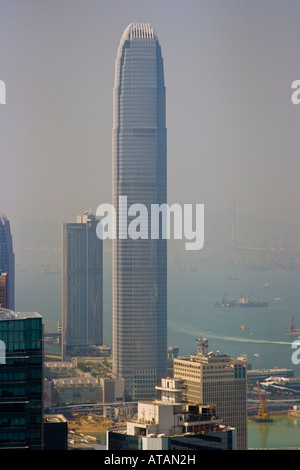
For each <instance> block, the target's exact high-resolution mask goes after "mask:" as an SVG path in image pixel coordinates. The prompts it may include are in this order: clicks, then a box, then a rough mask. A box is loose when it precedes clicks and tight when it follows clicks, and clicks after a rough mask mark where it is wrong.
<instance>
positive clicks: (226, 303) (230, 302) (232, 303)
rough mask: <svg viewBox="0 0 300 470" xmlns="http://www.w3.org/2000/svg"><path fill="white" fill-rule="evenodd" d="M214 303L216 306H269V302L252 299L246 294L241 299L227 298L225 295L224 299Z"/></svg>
mask: <svg viewBox="0 0 300 470" xmlns="http://www.w3.org/2000/svg"><path fill="white" fill-rule="evenodd" d="M214 305H215V306H216V307H233V308H236V307H267V306H268V302H262V301H260V300H257V299H256V298H254V299H252V300H251V298H250V297H245V296H244V295H242V296H241V298H240V299H239V300H235V299H232V300H227V299H226V297H225V296H224V297H223V299H222V301H221V302H219V301H218V300H216V301H215V303H214Z"/></svg>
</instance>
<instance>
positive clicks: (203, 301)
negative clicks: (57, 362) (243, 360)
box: [16, 254, 300, 448]
mask: <svg viewBox="0 0 300 470" xmlns="http://www.w3.org/2000/svg"><path fill="white" fill-rule="evenodd" d="M31 255H32V254H31ZM39 256H41V254H40V255H39V254H37V256H36V258H35V261H32V260H33V257H32V256H31V257H30V262H29V259H28V260H26V258H25V257H23V258H21V257H19V262H18V264H17V274H16V310H19V311H37V312H39V313H40V314H41V315H42V316H43V319H44V325H45V331H56V330H57V322H58V321H59V320H61V275H60V266H59V262H60V261H59V259H57V260H55V258H54V257H53V256H52V257H51V260H49V262H46V263H45V258H40V259H39V258H38V257H39ZM192 259H193V264H192V265H189V264H188V265H187V264H183V263H182V262H179V261H176V260H175V261H172V259H171V260H170V261H169V266H168V345H169V346H178V347H179V354H180V355H189V354H191V353H195V352H196V351H197V338H198V337H206V338H207V339H208V342H209V350H212V351H217V350H218V351H220V352H221V353H223V354H224V353H225V354H228V355H230V356H232V357H239V356H246V357H247V361H248V364H249V367H251V368H252V369H259V368H276V367H277V368H287V369H293V370H294V375H295V376H300V365H298V364H294V363H293V361H292V354H293V352H294V349H292V342H293V341H295V340H296V339H297V336H289V335H287V334H286V332H287V330H288V328H289V321H290V317H291V316H293V317H294V320H295V325H296V328H300V302H299V286H300V272H299V271H296V270H283V269H277V270H264V271H263V270H257V271H254V270H250V269H245V268H243V267H239V266H233V265H229V266H228V265H222V264H214V263H210V262H208V261H203V260H202V259H201V257H198V258H197V257H193V258H192ZM41 261H42V262H41ZM104 269H105V275H104V293H105V294H104V342H105V344H107V345H109V346H111V329H112V325H111V322H112V318H111V268H110V264H109V261H105V263H104ZM224 294H226V297H227V298H228V299H229V300H230V299H231V298H235V299H238V298H239V296H241V295H242V294H245V295H246V296H249V297H251V298H256V299H258V300H261V301H265V302H267V303H268V306H267V307H260V308H226V307H216V306H215V305H214V302H215V301H216V300H218V301H220V300H222V298H223V296H224ZM248 428H249V432H248V437H249V448H282V447H285V448H286V447H298V446H299V447H300V422H299V421H298V420H297V419H295V418H290V417H287V416H281V415H280V416H278V417H276V419H275V420H274V422H273V423H268V424H263V425H261V424H258V423H254V422H253V421H251V422H249V427H248Z"/></svg>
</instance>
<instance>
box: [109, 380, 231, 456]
mask: <svg viewBox="0 0 300 470" xmlns="http://www.w3.org/2000/svg"><path fill="white" fill-rule="evenodd" d="M156 389H157V391H158V395H159V396H158V399H157V400H155V401H153V402H139V403H138V414H137V418H136V419H135V420H129V421H128V422H127V428H126V429H117V430H111V431H108V432H107V443H108V449H109V450H154V449H156V450H236V433H235V429H234V428H232V427H229V426H226V425H225V424H223V422H222V420H221V419H219V418H218V417H217V416H216V407H215V405H213V404H208V405H203V404H199V403H194V404H188V403H183V401H182V394H183V392H184V391H185V388H184V387H183V382H182V381H181V380H178V379H177V380H176V379H170V378H164V379H162V380H161V384H160V386H157V387H156Z"/></svg>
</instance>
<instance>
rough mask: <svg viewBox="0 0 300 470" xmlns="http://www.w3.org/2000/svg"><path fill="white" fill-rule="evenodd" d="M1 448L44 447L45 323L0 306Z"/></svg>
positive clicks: (40, 318)
mask: <svg viewBox="0 0 300 470" xmlns="http://www.w3.org/2000/svg"><path fill="white" fill-rule="evenodd" d="M0 343H1V345H2V346H3V348H2V349H4V351H3V350H2V360H1V361H0V450H1V449H31V450H41V449H42V448H43V411H44V410H43V382H44V378H43V324H42V317H41V315H39V314H38V313H35V312H28V313H19V312H18V313H15V312H13V311H11V310H8V309H2V308H0Z"/></svg>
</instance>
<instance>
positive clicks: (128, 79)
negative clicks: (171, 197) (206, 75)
mask: <svg viewBox="0 0 300 470" xmlns="http://www.w3.org/2000/svg"><path fill="white" fill-rule="evenodd" d="M112 138H113V205H114V207H115V209H116V238H115V240H113V371H114V373H115V374H116V376H117V377H122V378H124V379H125V383H126V391H127V396H128V398H131V399H134V400H138V399H147V398H152V397H154V396H155V385H156V383H157V378H158V377H161V376H165V375H166V364H167V252H166V240H164V239H162V236H161V233H160V234H159V237H158V239H151V235H150V232H149V234H148V237H147V236H146V237H145V238H143V237H144V234H143V235H141V237H140V238H137V239H132V238H130V236H128V235H127V236H126V233H125V234H124V230H126V231H127V227H124V226H121V227H119V224H121V219H122V218H121V213H122V211H124V210H125V211H127V209H126V207H124V206H122V203H120V201H126V200H125V198H124V197H126V198H127V206H128V207H130V206H132V205H133V204H142V205H143V207H146V208H147V209H148V215H150V206H151V204H162V203H166V189H167V183H166V178H167V174H166V173H167V172H166V124H165V85H164V70H163V59H162V55H161V47H160V44H159V41H158V38H157V35H156V33H155V32H154V30H153V28H152V27H151V26H150V25H149V24H139V23H137V24H130V25H129V26H128V27H127V28H126V29H125V31H124V33H123V36H122V38H121V41H120V44H119V48H118V52H117V58H116V65H115V82H114V91H113V132H112ZM122 197H123V198H122ZM121 198H122V199H121ZM144 220H145V219H144ZM128 221H129V222H130V217H128ZM147 221H148V227H150V220H149V219H148V220H147ZM121 225H122V224H121Z"/></svg>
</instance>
